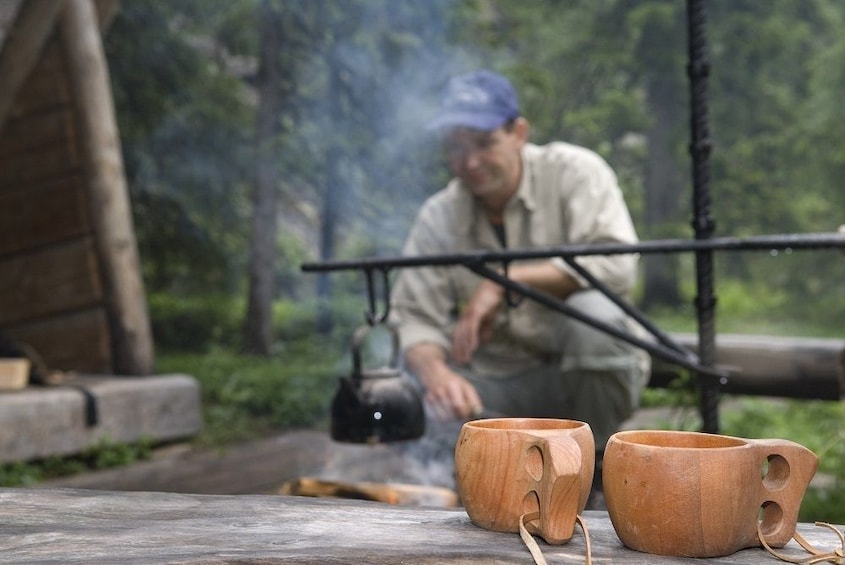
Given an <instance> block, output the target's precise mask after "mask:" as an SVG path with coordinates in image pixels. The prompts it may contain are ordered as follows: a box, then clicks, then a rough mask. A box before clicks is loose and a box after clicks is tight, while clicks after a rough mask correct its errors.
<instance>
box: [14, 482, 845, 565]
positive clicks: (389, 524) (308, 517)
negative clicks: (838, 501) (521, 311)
mask: <svg viewBox="0 0 845 565" xmlns="http://www.w3.org/2000/svg"><path fill="white" fill-rule="evenodd" d="M584 520H585V522H586V524H587V527H588V529H589V532H590V539H591V542H592V557H593V562H594V563H596V564H603V563H627V564H634V565H636V564H645V563H650V564H651V563H653V564H658V565H659V564H676V563H699V564H701V563H735V564H752V563H754V564H757V563H766V562H770V563H778V562H779V561H777V560H776V559H774V558H773V557H771V556H770V555H768V554H767V553H766V552H765V551H764V550H762V549H747V550H743V551H740V552H737V553H735V554H734V555H731V556H729V557H722V558H718V559H712V560H703V559H681V558H669V557H660V556H654V555H648V554H644V553H638V552H635V551H631V550H628V549H626V548H625V547H623V546H622V544H621V543H620V542H619V539H618V538H617V537H616V534H615V532H614V530H613V528H612V525H611V523H610V520H609V518H608V516H607V513H605V512H598V511H587V512H585V514H584ZM799 531H800V532H801V534H802V535H804V536H805V537H806V538H807V539H808V540H809V541H810V542H811V543H813V544H814V545H816V546H817V547H820V548H823V549H825V550H830V549H832V548H834V547H836V543H838V540H836V536H835V535H834V534H833V533H832V532H830V531H829V530H825V529H823V528H818V527H815V526H813V525H810V524H799ZM539 545H540V547H541V549H542V551H543V554H544V556H545V558H546V559H547V561H548V562H549V564H550V565H552V564H555V563H583V556H584V550H585V545H584V538H583V535H582V534H581V533H580V530H577V529H576V535H575V537H574V538H573V540H572V541H571V542H570V543H569V544H567V545H563V546H550V545H547V544H545V543H544V542H542V541H540V542H539ZM784 551H789V552H790V553H792V554H793V555H796V556H806V555H807V554H806V553H802V552H801V551H800V549H799V547H798V545H797V544H796V543H795V542H794V541H793V542H790V544H789V545H788V546H787V548H786V549H785V550H784ZM0 562H2V563H62V564H67V563H86V564H92V565H93V564H102V563H109V564H122V563H144V564H149V563H291V564H297V563H334V564H336V563H375V564H381V563H385V564H386V563H390V564H396V563H464V564H469V563H500V564H504V563H527V564H530V563H532V562H533V560H532V557H531V554H530V553H529V551H528V549H527V548H526V546H525V545H524V544H523V542H522V540H521V539H520V537H519V535H518V534H503V533H497V532H490V531H487V530H484V529H481V528H478V527H476V526H474V525H473V524H472V523H471V522H470V521H469V518H468V517H467V515H466V513H465V512H464V511H463V509H460V508H457V509H455V508H436V507H419V506H394V505H388V504H383V503H378V502H364V501H353V500H344V499H325V498H306V497H295V496H273V495H239V496H233V495H197V494H173V493H157V492H114V491H93V490H83V489H52V490H30V489H0Z"/></svg>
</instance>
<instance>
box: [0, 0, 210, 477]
mask: <svg viewBox="0 0 845 565" xmlns="http://www.w3.org/2000/svg"><path fill="white" fill-rule="evenodd" d="M116 8H117V3H116V2H115V1H114V0H0V338H2V342H3V343H4V344H7V343H11V346H9V349H17V350H19V351H22V352H23V353H24V354H26V356H27V357H29V358H30V359H32V360H34V361H36V366H37V367H38V368H39V369H41V370H43V371H45V374H44V375H43V376H44V377H47V376H48V375H58V376H59V378H58V379H55V380H53V379H41V384H51V385H53V386H30V387H25V388H23V389H15V390H13V391H9V390H0V463H5V462H11V461H24V460H30V459H39V458H43V457H48V456H55V455H70V454H74V453H79V452H80V451H83V450H85V449H88V448H90V447H92V446H96V445H98V444H99V443H100V442H102V441H109V442H123V443H131V442H136V441H139V440H142V439H143V440H152V441H167V440H175V439H181V438H185V437H189V436H192V435H195V434H196V433H197V432H199V430H200V429H201V426H202V417H201V410H200V394H199V385H198V383H197V381H196V380H195V379H194V378H193V377H190V376H188V375H153V374H152V373H153V368H154V358H153V340H152V330H151V327H150V320H149V314H148V311H147V304H146V298H145V294H144V287H143V283H142V278H141V270H140V261H139V257H138V249H137V244H136V240H135V234H134V230H133V223H132V214H131V209H130V202H129V195H128V190H127V185H126V178H125V174H124V169H123V160H122V154H121V147H120V136H119V132H118V128H117V124H116V120H115V112H114V103H113V100H112V95H111V88H110V83H109V72H108V66H107V64H106V58H105V54H104V52H103V42H102V36H101V33H102V31H103V30H105V29H107V28H108V23H109V20H110V18H111V16H112V15H113V14H114V12H115V11H116ZM5 355H7V356H8V352H6V353H5ZM113 377H120V378H113ZM44 380H50V382H49V383H44Z"/></svg>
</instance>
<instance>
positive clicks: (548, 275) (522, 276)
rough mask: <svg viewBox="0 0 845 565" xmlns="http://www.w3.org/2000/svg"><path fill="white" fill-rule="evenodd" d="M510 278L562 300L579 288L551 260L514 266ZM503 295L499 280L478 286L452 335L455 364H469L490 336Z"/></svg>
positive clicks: (510, 270)
mask: <svg viewBox="0 0 845 565" xmlns="http://www.w3.org/2000/svg"><path fill="white" fill-rule="evenodd" d="M508 278H510V279H511V280H513V281H515V282H518V283H520V284H523V285H525V286H528V287H531V288H533V289H535V290H539V291H541V292H545V293H546V294H550V295H552V296H555V297H557V298H560V299H566V298H567V297H568V296H570V295H571V294H572V293H573V292H576V291H577V290H578V289H579V288H580V285H579V284H578V281H576V280H575V278H574V277H572V276H571V275H569V273H567V272H566V271H563V270H561V269H560V268H558V267H557V266H556V265H554V264H553V263H552V262H551V261H542V262H533V263H523V264H519V265H511V266H510V267H509V268H508ZM504 297H505V289H504V287H502V286H501V285H499V284H498V283H496V282H493V281H491V280H484V281H482V282H481V284H479V285H478V288H477V289H476V291H475V293H474V294H473V295H472V298H470V300H469V302H468V303H467V305H466V306H465V307H464V309H463V311H462V312H461V317H460V318H459V319H458V323H457V325H456V326H455V332H454V333H453V334H452V357H453V358H454V359H455V362H456V363H458V364H459V365H463V364H464V363H468V362H469V360H470V359H471V358H472V354H473V353H474V352H475V350H476V349H477V348H478V346H479V345H480V344H481V343H483V342H485V341H487V340H488V339H490V334H491V331H492V329H493V321H494V320H495V318H496V312H497V311H498V309H499V307H500V306H501V304H502V302H503V301H504Z"/></svg>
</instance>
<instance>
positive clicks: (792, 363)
mask: <svg viewBox="0 0 845 565" xmlns="http://www.w3.org/2000/svg"><path fill="white" fill-rule="evenodd" d="M670 337H671V338H672V339H673V340H674V341H675V342H676V343H677V344H678V345H681V346H683V347H686V348H688V349H691V350H692V351H697V349H698V336H696V335H693V334H670ZM716 365H717V366H719V367H721V368H723V369H726V370H727V372H728V380H727V382H726V383H725V384H724V385H723V386H722V387H721V390H722V392H724V393H726V394H744V395H757V396H773V397H782V398H796V399H805V400H810V399H817V400H841V399H843V398H845V340H842V339H830V338H800V337H775V336H765V335H740V334H719V335H717V336H716ZM679 376H680V371H679V369H678V367H677V366H676V365H672V364H670V363H667V362H665V361H662V360H660V359H657V358H653V363H652V371H651V378H650V381H649V386H650V387H652V388H663V387H666V386H669V384H670V383H671V382H672V381H673V380H674V379H676V378H678V377H679Z"/></svg>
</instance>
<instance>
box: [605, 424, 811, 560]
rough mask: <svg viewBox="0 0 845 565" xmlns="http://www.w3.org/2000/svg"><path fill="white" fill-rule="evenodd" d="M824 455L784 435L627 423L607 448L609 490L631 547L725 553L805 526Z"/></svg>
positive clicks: (776, 540)
mask: <svg viewBox="0 0 845 565" xmlns="http://www.w3.org/2000/svg"><path fill="white" fill-rule="evenodd" d="M817 466H818V458H817V457H816V455H815V454H814V453H813V452H812V451H810V450H809V449H807V448H806V447H804V446H802V445H799V444H797V443H794V442H791V441H786V440H778V439H765V440H763V439H761V440H753V439H741V438H736V437H730V436H723V435H715V434H705V433H697V432H676V431H656V430H654V431H636V430H631V431H624V432H618V433H616V434H614V435H612V436H611V437H610V439H609V440H608V442H607V447H606V449H605V452H604V467H603V477H602V479H603V484H604V497H605V503H606V504H607V510H608V513H609V515H610V520H611V522H612V523H613V527H614V529H615V530H616V533H617V535H618V536H619V539H620V540H622V543H624V544H625V545H626V546H628V547H629V548H631V549H636V550H638V551H643V552H646V553H653V554H659V555H673V556H679V557H718V556H725V555H730V554H732V553H734V552H736V551H738V550H740V549H743V548H747V547H759V546H760V545H761V543H760V539H759V538H758V525H759V528H760V533H762V536H763V539H764V540H765V541H766V543H767V544H768V545H770V546H771V547H783V546H784V545H785V544H786V543H787V542H788V541H789V540H790V539H791V538H792V536H793V534H794V533H795V526H796V522H797V520H798V510H799V508H800V506H801V500H802V499H803V497H804V492H805V491H806V489H807V486H808V485H809V483H810V480H811V479H812V478H813V475H815V473H816V468H817Z"/></svg>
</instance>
